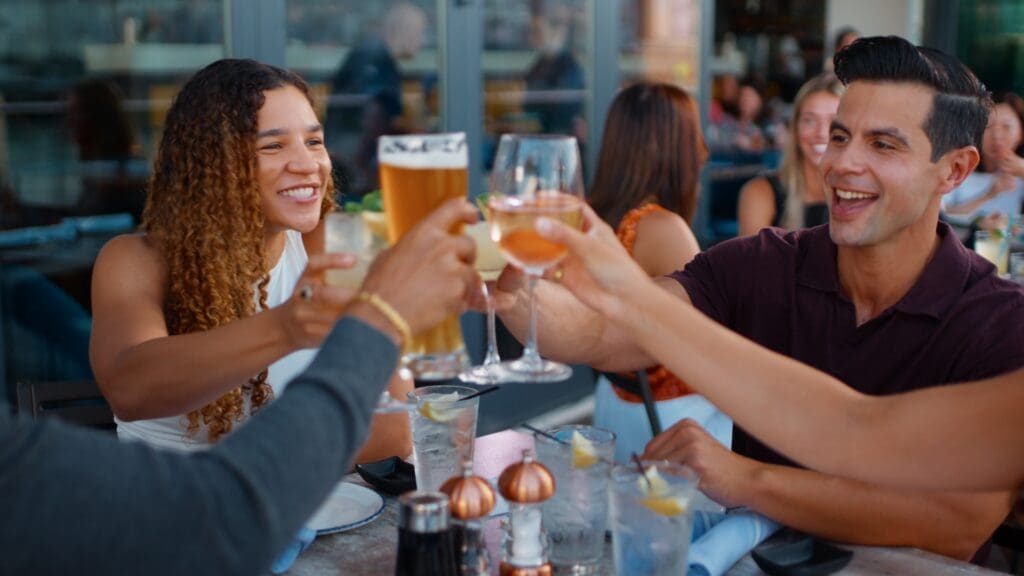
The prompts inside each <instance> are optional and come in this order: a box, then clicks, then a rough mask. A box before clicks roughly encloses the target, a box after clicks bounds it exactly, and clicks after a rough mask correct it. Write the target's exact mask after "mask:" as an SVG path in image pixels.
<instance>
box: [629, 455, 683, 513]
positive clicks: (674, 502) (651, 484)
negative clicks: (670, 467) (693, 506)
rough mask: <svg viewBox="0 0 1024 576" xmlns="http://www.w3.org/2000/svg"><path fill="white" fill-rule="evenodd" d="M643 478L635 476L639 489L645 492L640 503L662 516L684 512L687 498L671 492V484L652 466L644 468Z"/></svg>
mask: <svg viewBox="0 0 1024 576" xmlns="http://www.w3.org/2000/svg"><path fill="white" fill-rule="evenodd" d="M644 476H646V477H647V479H646V480H644V479H643V478H637V483H638V484H639V485H640V490H641V491H642V492H643V493H644V494H645V496H644V497H643V498H641V499H640V503H641V504H643V505H644V507H646V508H647V509H649V510H651V511H652V512H654V513H655V514H660V515H662V516H679V515H680V514H685V513H686V510H687V505H688V504H689V498H686V497H683V496H679V495H677V494H672V490H671V486H670V485H669V483H668V481H667V480H665V479H664V478H663V477H662V476H661V474H659V473H658V469H657V468H655V467H654V466H651V467H649V468H647V470H644Z"/></svg>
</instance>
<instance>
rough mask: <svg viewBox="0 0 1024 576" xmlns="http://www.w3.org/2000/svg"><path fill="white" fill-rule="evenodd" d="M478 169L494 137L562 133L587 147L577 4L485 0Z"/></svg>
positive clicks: (582, 15) (582, 27) (581, 17)
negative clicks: (481, 152) (481, 146)
mask: <svg viewBox="0 0 1024 576" xmlns="http://www.w3.org/2000/svg"><path fill="white" fill-rule="evenodd" d="M484 10H485V12H484V14H485V16H484V17H485V22H484V49H485V53H484V59H483V68H484V70H483V72H484V140H485V150H484V166H485V168H486V169H488V170H489V169H490V165H491V162H492V160H493V154H494V147H495V146H496V143H497V139H498V137H499V136H500V135H501V134H504V133H507V132H515V133H548V134H569V135H573V136H576V137H577V139H579V142H580V146H581V148H582V147H584V146H585V145H586V135H587V130H586V122H585V120H584V110H585V104H586V102H587V91H586V89H587V86H588V82H587V77H586V74H585V72H584V68H583V65H582V62H584V54H585V48H584V46H585V37H584V36H585V31H586V24H587V22H586V10H585V3H584V2H583V0H518V1H509V0H487V1H486V2H484Z"/></svg>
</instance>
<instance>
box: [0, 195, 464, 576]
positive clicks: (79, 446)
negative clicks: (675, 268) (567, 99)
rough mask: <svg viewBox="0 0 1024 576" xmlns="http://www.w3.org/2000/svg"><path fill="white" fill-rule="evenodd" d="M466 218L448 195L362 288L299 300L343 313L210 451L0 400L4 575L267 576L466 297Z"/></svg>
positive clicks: (325, 289)
mask: <svg viewBox="0 0 1024 576" xmlns="http://www.w3.org/2000/svg"><path fill="white" fill-rule="evenodd" d="M475 218H476V216H475V210H474V209H473V208H472V207H471V206H470V205H469V204H468V203H467V202H465V201H464V200H455V201H451V202H449V203H447V204H445V205H444V206H443V207H442V208H440V209H439V210H438V211H436V212H434V213H433V214H432V215H431V216H429V217H428V218H427V219H425V220H424V221H423V222H421V223H420V225H418V226H417V227H416V228H414V229H413V230H412V231H410V233H409V234H407V235H406V236H405V237H404V238H403V239H402V241H401V242H399V243H398V244H397V245H396V246H395V247H394V248H392V249H391V250H389V251H388V252H385V253H384V254H382V255H381V256H380V257H379V258H378V259H377V261H376V262H375V263H374V265H373V267H372V268H371V270H370V273H369V275H368V276H367V278H366V280H365V282H364V283H363V285H362V287H361V288H360V290H359V291H358V293H356V292H354V291H351V290H346V289H341V288H334V287H329V286H326V285H316V286H315V287H313V290H312V291H307V292H306V293H305V294H304V295H303V296H304V297H307V298H312V299H313V300H314V301H316V300H320V301H321V302H324V303H327V304H330V305H338V306H347V309H346V312H345V314H344V316H343V317H342V318H341V320H340V321H339V322H338V323H337V325H336V326H335V327H334V329H333V331H332V332H331V334H330V335H329V336H328V337H327V339H326V340H325V341H324V344H323V347H322V348H321V352H320V353H319V354H318V355H317V357H316V359H315V360H314V361H313V363H312V364H311V365H310V366H309V368H308V369H307V370H306V371H305V372H303V373H302V374H300V375H299V376H298V377H296V379H295V380H294V381H293V382H292V384H291V385H290V387H289V388H288V390H287V391H286V393H285V394H283V395H282V397H281V399H280V400H279V401H277V402H274V403H273V404H271V405H269V406H267V407H266V408H265V409H264V410H262V411H261V412H260V413H259V415H258V416H256V417H255V418H253V419H252V421H251V422H249V423H248V424H246V425H245V426H243V427H241V428H240V429H239V430H238V431H237V432H236V433H234V434H232V435H230V436H229V437H227V438H225V439H224V440H223V441H222V442H220V443H219V444H218V445H216V446H215V447H213V448H212V449H210V450H208V451H203V452H197V453H194V454H180V453H172V452H163V451H158V450H154V449H152V448H149V447H147V446H144V445H142V444H138V443H118V441H117V440H116V439H115V438H114V437H113V436H110V435H106V434H102V433H98V432H95V431H91V430H85V429H80V428H75V427H72V426H68V425H65V424H61V423H58V422H53V421H42V422H31V421H27V420H25V419H23V418H14V417H11V416H8V412H7V410H6V407H2V408H3V409H0V573H3V574H33V575H45V574H123V573H127V574H150V575H160V574H193V575H197V574H257V573H260V572H261V571H266V569H267V568H268V567H269V566H270V564H271V562H272V561H273V559H274V557H275V556H276V555H277V553H279V552H280V551H281V550H282V549H283V548H284V547H285V546H286V545H287V544H288V543H289V541H290V540H291V539H292V537H293V536H294V535H295V533H296V532H297V531H298V529H299V528H300V526H302V524H303V522H305V521H306V520H307V519H308V518H309V516H310V515H311V514H312V513H313V511H314V510H315V509H316V507H317V506H318V505H319V504H320V503H321V502H322V501H323V500H324V498H326V497H327V495H328V493H329V492H330V490H331V488H332V487H333V486H334V484H335V483H336V482H337V481H338V479H339V478H341V477H342V476H343V475H344V474H345V473H346V471H347V470H348V467H349V464H350V461H351V459H352V457H353V456H354V454H355V453H356V451H357V450H358V449H359V447H360V445H361V444H362V443H363V440H364V439H365V437H366V430H367V427H368V426H369V423H370V418H371V416H372V412H373V408H374V405H375V403H376V400H377V399H378V398H379V396H380V394H381V392H382V391H383V390H384V388H385V386H386V384H387V382H388V379H389V377H390V376H391V373H392V372H393V371H394V369H395V366H396V363H397V359H398V354H399V346H400V345H401V343H402V341H403V340H404V339H405V338H407V337H409V335H410V334H415V333H417V332H420V331H422V330H424V329H426V328H429V327H431V326H432V325H434V324H436V323H437V322H438V321H440V320H441V319H442V318H444V317H445V316H446V315H448V314H450V313H452V312H457V311H459V310H461V308H462V306H463V302H464V301H465V297H466V294H467V293H468V292H467V291H468V290H471V289H475V286H476V284H477V282H478V278H477V276H476V273H475V272H474V271H473V269H472V266H471V263H472V262H473V259H474V256H475V246H474V245H473V242H472V240H470V239H469V238H468V237H465V236H453V235H450V234H448V232H447V231H448V230H449V229H450V228H451V227H452V226H453V225H455V224H457V223H459V222H472V221H473V220H475ZM339 263H340V264H341V265H345V264H347V265H351V264H352V260H351V259H350V258H348V257H344V258H341V259H340V260H339ZM211 519H215V520H213V521H211Z"/></svg>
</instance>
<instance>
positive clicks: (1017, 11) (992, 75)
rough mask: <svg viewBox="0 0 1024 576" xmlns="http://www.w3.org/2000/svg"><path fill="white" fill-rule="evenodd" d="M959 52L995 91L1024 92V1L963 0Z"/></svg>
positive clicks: (960, 6)
mask: <svg viewBox="0 0 1024 576" xmlns="http://www.w3.org/2000/svg"><path fill="white" fill-rule="evenodd" d="M958 8H959V14H958V18H957V28H956V39H957V41H956V55H957V56H958V57H959V58H960V59H961V60H963V61H964V63H965V64H967V65H968V66H969V67H970V68H971V70H973V71H974V72H975V74H977V75H978V77H979V78H981V81H982V82H984V83H985V86H986V87H987V88H988V89H989V90H992V91H994V92H1014V93H1016V94H1024V4H1021V3H1020V2H1008V1H1006V0H961V2H960V3H959V4H958Z"/></svg>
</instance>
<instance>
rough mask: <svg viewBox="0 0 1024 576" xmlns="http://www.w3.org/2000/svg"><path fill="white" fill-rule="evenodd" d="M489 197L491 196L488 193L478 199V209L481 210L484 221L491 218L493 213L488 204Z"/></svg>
mask: <svg viewBox="0 0 1024 576" xmlns="http://www.w3.org/2000/svg"><path fill="white" fill-rule="evenodd" d="M488 197H489V196H488V194H487V193H486V192H485V193H483V194H480V195H479V196H477V197H476V207H477V209H478V210H480V214H481V215H482V216H483V217H484V220H487V217H488V216H490V212H491V211H490V208H489V207H488V204H487V200H488Z"/></svg>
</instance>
